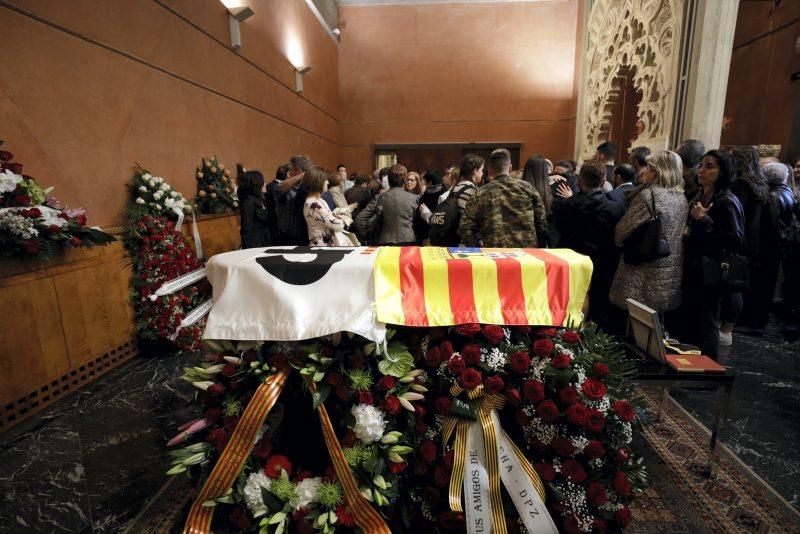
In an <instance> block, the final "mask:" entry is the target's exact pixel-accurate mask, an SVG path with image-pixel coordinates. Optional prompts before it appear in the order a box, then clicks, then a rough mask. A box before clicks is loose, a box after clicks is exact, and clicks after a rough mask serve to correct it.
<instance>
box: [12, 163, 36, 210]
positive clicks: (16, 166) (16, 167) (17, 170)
mask: <svg viewBox="0 0 800 534" xmlns="http://www.w3.org/2000/svg"><path fill="white" fill-rule="evenodd" d="M6 169H9V170H10V171H11V172H13V173H14V174H22V163H9V164H8V165H6ZM26 196H27V195H26ZM29 203H30V200H29V201H28V202H26V204H29Z"/></svg>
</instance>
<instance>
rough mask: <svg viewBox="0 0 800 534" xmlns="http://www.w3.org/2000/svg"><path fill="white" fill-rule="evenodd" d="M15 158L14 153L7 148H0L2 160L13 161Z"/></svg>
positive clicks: (0, 158) (0, 159)
mask: <svg viewBox="0 0 800 534" xmlns="http://www.w3.org/2000/svg"><path fill="white" fill-rule="evenodd" d="M12 159H14V154H12V153H11V152H8V151H7V150H0V161H11V160H12Z"/></svg>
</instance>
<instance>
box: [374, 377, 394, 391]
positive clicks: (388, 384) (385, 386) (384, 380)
mask: <svg viewBox="0 0 800 534" xmlns="http://www.w3.org/2000/svg"><path fill="white" fill-rule="evenodd" d="M396 385H397V384H396V383H395V380H394V377H393V376H383V377H381V379H380V380H378V383H377V384H375V387H377V388H378V389H382V390H384V391H389V390H390V389H394V387H395V386H396Z"/></svg>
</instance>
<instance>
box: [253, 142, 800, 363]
mask: <svg viewBox="0 0 800 534" xmlns="http://www.w3.org/2000/svg"><path fill="white" fill-rule="evenodd" d="M616 158H617V148H616V146H615V145H614V143H612V142H604V143H602V144H601V145H600V146H598V147H597V150H596V154H595V157H594V158H593V159H591V160H587V161H584V162H582V164H581V165H580V166H579V165H577V164H576V162H574V161H570V160H559V161H557V162H556V163H555V165H553V163H552V162H551V161H550V160H548V159H546V158H545V157H542V156H533V157H531V158H530V159H528V160H527V161H526V162H525V164H524V166H523V167H522V169H519V170H514V169H512V162H511V155H510V153H509V152H508V151H507V150H505V149H497V150H495V151H493V152H492V153H491V155H490V157H489V159H488V161H485V160H484V159H483V158H482V157H480V156H476V155H473V154H467V155H465V156H464V157H463V158H462V159H461V161H460V162H459V163H458V164H457V165H452V166H450V167H448V168H447V169H445V170H444V171H443V172H439V171H437V170H427V171H424V172H416V171H409V170H408V169H407V168H406V167H405V166H403V165H401V164H395V165H392V166H391V167H386V168H383V169H379V170H376V171H375V172H374V173H372V174H371V175H368V174H357V173H353V174H350V175H348V173H347V167H346V166H345V165H339V166H338V167H337V169H336V171H335V172H331V171H328V170H326V169H324V168H323V167H321V166H317V165H313V164H312V163H311V161H310V160H309V158H308V157H306V156H293V157H292V158H290V160H289V162H288V163H286V164H284V165H281V166H280V167H279V168H278V169H277V171H276V174H275V179H274V180H272V181H271V182H270V183H269V184H267V185H266V186H265V182H264V177H263V175H262V174H261V173H260V172H258V171H248V172H242V173H241V174H240V175H239V177H238V185H239V189H238V191H239V198H240V201H241V206H242V208H241V237H242V247H243V248H250V247H262V246H270V245H314V246H353V245H359V244H361V245H396V246H397V245H419V246H424V245H435V246H467V247H481V246H482V247H493V248H494V247H499V248H535V247H550V248H569V249H573V250H575V251H577V252H579V253H582V254H585V255H588V256H589V257H590V258H591V259H592V261H593V264H594V271H593V274H592V281H591V287H590V290H589V299H588V317H589V319H591V320H593V321H595V322H597V323H598V324H600V325H601V326H602V327H604V328H605V329H607V330H609V331H611V332H614V333H617V334H624V329H625V324H626V317H627V311H626V310H627V300H628V299H633V300H636V301H638V302H640V303H642V304H644V305H646V306H648V307H650V308H652V309H653V310H655V311H656V312H658V313H659V315H660V316H661V318H662V321H663V323H662V324H665V327H666V329H668V330H669V332H670V333H671V334H673V335H677V336H678V337H679V339H681V341H684V342H688V343H693V344H696V345H698V346H699V347H700V348H701V349H702V351H703V353H704V354H707V355H709V356H711V357H714V358H717V356H718V354H719V346H720V345H730V344H731V342H732V332H733V328H734V326H736V325H739V327H741V328H745V329H749V330H751V331H756V332H757V331H760V330H763V328H764V327H765V326H766V323H767V317H768V312H769V310H770V308H771V305H772V303H773V297H774V296H775V295H776V285H778V287H779V289H780V291H781V292H782V295H783V301H784V308H785V310H786V313H787V316H788V319H789V322H791V323H796V322H797V320H798V318H800V283H799V282H798V281H797V280H796V273H797V272H798V268H799V267H800V243H798V239H800V221H799V220H798V218H799V217H800V215H799V213H798V212H800V210H798V201H799V200H800V194H799V192H798V188H797V185H796V181H795V170H796V169H794V168H792V167H791V166H789V165H786V164H783V163H781V162H780V161H778V160H777V159H775V158H759V155H758V153H757V151H756V149H755V148H754V147H750V146H743V147H734V148H732V149H730V150H724V149H716V150H708V151H706V149H705V147H704V146H703V143H702V142H700V141H698V140H693V139H689V140H685V141H683V142H681V143H680V144H679V146H678V147H677V148H676V149H675V150H674V151H660V152H656V153H651V151H650V149H649V148H647V147H634V148H633V149H632V150H631V151H630V156H629V158H628V162H627V163H617V161H616ZM781 267H782V269H783V271H782V272H783V277H780V278H782V279H781V280H780V281H779V273H780V272H781Z"/></svg>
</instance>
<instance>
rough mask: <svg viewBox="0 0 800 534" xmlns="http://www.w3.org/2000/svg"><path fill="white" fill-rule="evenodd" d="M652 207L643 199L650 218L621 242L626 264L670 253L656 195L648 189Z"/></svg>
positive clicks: (654, 258) (655, 258)
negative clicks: (657, 209)
mask: <svg viewBox="0 0 800 534" xmlns="http://www.w3.org/2000/svg"><path fill="white" fill-rule="evenodd" d="M650 201H651V203H652V207H651V205H650V204H648V203H647V200H645V202H644V203H645V206H647V211H649V212H650V218H649V219H648V220H646V221H645V222H644V223H642V225H640V226H639V227H638V228H636V229H635V230H634V231H633V232H632V233H631V235H629V236H628V238H627V239H626V240H625V242H624V243H623V244H622V245H623V247H622V250H623V252H622V258H623V260H624V261H625V263H626V264H628V265H641V264H642V263H647V262H650V261H654V260H657V259H659V258H666V257H667V256H669V254H670V250H669V241H667V236H666V233H665V232H664V223H663V221H662V220H661V217H660V216H659V215H658V212H656V197H655V195H654V194H653V191H652V190H651V191H650Z"/></svg>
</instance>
